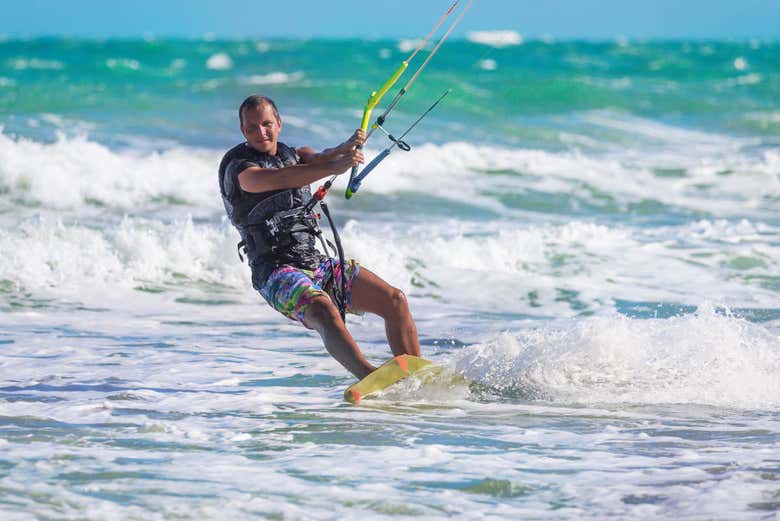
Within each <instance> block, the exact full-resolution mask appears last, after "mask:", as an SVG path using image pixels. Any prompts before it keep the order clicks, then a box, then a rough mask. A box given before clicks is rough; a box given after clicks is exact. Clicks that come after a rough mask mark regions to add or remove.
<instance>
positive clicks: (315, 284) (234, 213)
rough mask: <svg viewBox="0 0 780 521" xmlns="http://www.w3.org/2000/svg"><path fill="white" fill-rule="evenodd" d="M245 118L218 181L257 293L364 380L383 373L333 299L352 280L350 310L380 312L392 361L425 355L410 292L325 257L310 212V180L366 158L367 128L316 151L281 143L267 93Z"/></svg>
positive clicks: (251, 101)
mask: <svg viewBox="0 0 780 521" xmlns="http://www.w3.org/2000/svg"><path fill="white" fill-rule="evenodd" d="M238 117H239V122H240V124H241V132H242V134H243V135H244V137H245V138H246V142H245V143H241V144H239V145H237V146H235V147H233V148H232V149H230V150H229V151H228V152H227V153H226V154H225V156H224V157H223V158H222V162H221V163H220V166H219V184H220V191H221V193H222V199H223V202H224V204H225V209H226V210H227V213H228V217H229V218H230V220H231V222H232V223H233V224H234V225H235V226H236V228H238V231H239V233H240V234H241V238H242V242H241V243H239V248H240V247H242V246H243V247H244V251H245V252H246V254H247V256H248V257H249V265H250V267H251V268H252V285H253V286H254V287H255V289H256V290H258V291H259V292H260V294H261V295H262V296H263V298H264V299H265V300H266V301H267V302H268V304H269V305H271V307H273V308H274V309H276V310H277V311H279V312H280V313H282V314H283V315H285V316H286V317H288V318H290V319H292V320H296V321H299V322H301V323H302V324H303V325H304V326H306V327H307V328H309V329H315V330H316V331H317V332H318V333H319V334H320V336H321V337H322V341H323V343H324V344H325V348H326V349H327V350H328V352H329V353H330V354H331V355H332V356H333V357H334V358H335V359H336V360H338V361H339V362H340V363H341V365H343V366H344V367H346V368H347V369H348V370H349V371H350V372H351V373H352V374H354V375H355V376H356V377H357V378H359V379H360V378H363V377H365V376H366V375H368V374H369V373H370V372H372V371H373V370H374V369H375V367H374V366H373V365H371V364H370V363H369V362H368V361H367V360H366V359H365V357H364V356H363V354H362V353H361V352H360V349H359V348H358V346H357V344H356V343H355V340H354V339H353V338H352V335H350V333H349V331H347V328H346V325H345V324H344V322H343V321H342V320H341V316H340V314H339V310H338V309H337V307H336V305H335V304H334V302H333V298H334V297H335V295H334V291H335V290H336V289H337V288H339V287H341V277H342V276H345V277H346V281H345V282H346V295H344V296H343V299H344V301H345V304H346V308H347V311H349V312H352V313H362V312H365V311H368V312H370V313H374V314H376V315H379V316H380V317H382V318H383V319H384V320H385V331H386V334H387V340H388V342H389V343H390V349H391V350H392V352H393V355H396V356H397V355H402V354H410V355H415V356H419V355H420V344H419V341H418V339H417V328H416V327H415V325H414V321H413V320H412V315H411V313H410V311H409V306H408V304H407V302H406V298H405V296H404V294H403V293H402V292H401V291H400V290H399V289H397V288H394V287H392V286H390V285H389V284H388V283H387V282H385V281H384V280H382V279H381V278H379V277H378V276H377V275H375V274H373V273H371V272H370V271H368V270H367V269H366V268H364V267H360V266H359V265H358V264H357V263H356V262H355V261H354V260H351V261H349V262H348V263H347V266H346V268H345V267H344V266H341V263H340V262H339V261H338V260H337V259H332V258H327V257H325V256H324V255H322V254H321V253H320V252H319V251H318V250H317V249H316V240H315V238H316V237H317V232H318V226H317V222H316V220H315V218H314V217H313V215H312V213H311V212H309V211H306V210H305V208H304V206H305V204H306V203H307V201H308V200H309V199H310V198H311V191H310V188H309V184H310V183H313V182H315V181H317V180H319V179H323V178H325V177H328V176H331V175H334V174H343V173H344V172H346V171H347V170H349V169H351V168H352V167H353V166H357V165H358V164H360V163H362V162H363V154H362V153H361V151H360V146H361V145H362V144H363V141H364V140H365V135H364V133H363V131H362V130H360V129H358V130H357V131H356V132H355V133H354V134H353V135H352V137H350V138H349V139H348V140H347V141H345V142H344V143H341V144H340V145H338V146H336V147H335V148H330V149H327V150H324V151H322V152H319V153H317V152H315V151H314V150H313V149H311V148H309V147H303V148H298V149H294V148H291V147H289V146H287V145H285V144H284V143H281V142H279V141H278V137H279V133H280V132H281V130H282V119H281V117H280V116H279V111H278V110H277V108H276V105H275V104H274V102H273V101H272V100H271V99H269V98H267V97H264V96H259V95H254V96H249V97H248V98H247V99H245V100H244V102H243V103H242V104H241V106H240V107H239V109H238Z"/></svg>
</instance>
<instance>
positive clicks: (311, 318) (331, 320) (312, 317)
mask: <svg viewBox="0 0 780 521" xmlns="http://www.w3.org/2000/svg"><path fill="white" fill-rule="evenodd" d="M304 315H305V319H306V323H307V324H310V325H311V326H312V327H313V328H315V329H319V328H321V327H330V326H331V325H333V324H336V323H338V321H340V320H341V315H340V314H339V310H338V308H337V307H336V306H335V305H334V304H333V302H332V301H331V300H330V299H329V298H328V297H317V298H315V299H314V300H312V302H311V304H309V306H308V307H307V308H306V312H305V313H304Z"/></svg>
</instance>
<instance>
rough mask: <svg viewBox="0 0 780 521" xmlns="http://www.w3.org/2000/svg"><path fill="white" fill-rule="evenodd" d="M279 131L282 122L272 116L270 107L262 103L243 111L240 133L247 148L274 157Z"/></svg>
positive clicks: (274, 115) (272, 110) (272, 112)
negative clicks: (249, 147)
mask: <svg viewBox="0 0 780 521" xmlns="http://www.w3.org/2000/svg"><path fill="white" fill-rule="evenodd" d="M281 130H282V122H281V120H279V119H278V118H277V117H276V114H274V109H273V108H272V107H271V105H269V104H267V103H263V104H261V105H260V106H257V107H254V108H248V109H244V122H243V123H242V124H241V132H242V133H243V134H244V137H245V138H246V142H247V143H248V144H249V146H251V147H252V148H254V149H255V150H258V151H260V152H265V153H266V154H271V155H275V154H276V140H277V139H278V137H279V131H281Z"/></svg>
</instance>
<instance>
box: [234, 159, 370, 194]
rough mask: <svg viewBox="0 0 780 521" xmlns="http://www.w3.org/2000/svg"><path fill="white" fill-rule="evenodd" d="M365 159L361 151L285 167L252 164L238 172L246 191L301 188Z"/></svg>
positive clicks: (239, 180) (242, 187)
mask: <svg viewBox="0 0 780 521" xmlns="http://www.w3.org/2000/svg"><path fill="white" fill-rule="evenodd" d="M362 160H363V156H362V154H361V153H360V151H354V152H353V153H350V154H345V155H343V156H341V157H339V158H337V159H333V160H329V161H323V162H318V163H313V164H306V163H303V164H299V165H292V166H285V167H283V168H261V167H259V166H250V167H248V168H245V169H244V170H242V171H241V173H239V174H238V184H239V186H240V187H241V189H242V190H244V191H245V192H253V193H260V192H270V191H271V190H283V189H286V188H301V187H303V186H306V185H309V184H311V183H313V182H314V181H317V180H319V179H322V178H324V177H328V176H330V175H334V174H343V173H344V172H346V171H347V170H349V169H351V168H352V166H353V165H358V164H359V163H361V162H362Z"/></svg>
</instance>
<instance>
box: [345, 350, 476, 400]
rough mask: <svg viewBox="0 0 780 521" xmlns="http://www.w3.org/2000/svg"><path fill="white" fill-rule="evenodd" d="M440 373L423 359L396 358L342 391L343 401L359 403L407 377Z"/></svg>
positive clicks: (404, 356)
mask: <svg viewBox="0 0 780 521" xmlns="http://www.w3.org/2000/svg"><path fill="white" fill-rule="evenodd" d="M442 371H444V369H443V368H441V367H439V366H437V365H435V364H434V363H433V362H431V361H430V360H426V359H424V358H420V357H417V356H412V355H400V356H396V357H395V358H391V359H390V360H388V361H387V362H385V363H384V364H382V365H381V366H379V368H377V370H376V371H374V372H373V373H371V374H369V375H368V376H366V377H365V378H363V379H362V380H360V381H359V382H357V383H356V384H353V385H351V386H349V387H348V388H347V390H346V391H344V399H345V400H347V401H348V402H350V403H359V402H360V400H361V399H363V398H365V397H366V396H370V395H372V394H374V393H377V392H379V391H383V390H385V389H387V388H388V387H390V386H391V385H393V384H395V383H398V382H399V381H400V380H403V379H404V378H407V377H409V376H412V375H415V376H424V375H425V374H427V373H437V374H438V373H441V372H442ZM450 377H451V379H452V378H453V377H454V378H455V379H456V380H458V381H462V382H466V379H465V378H463V377H461V376H460V375H450Z"/></svg>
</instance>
